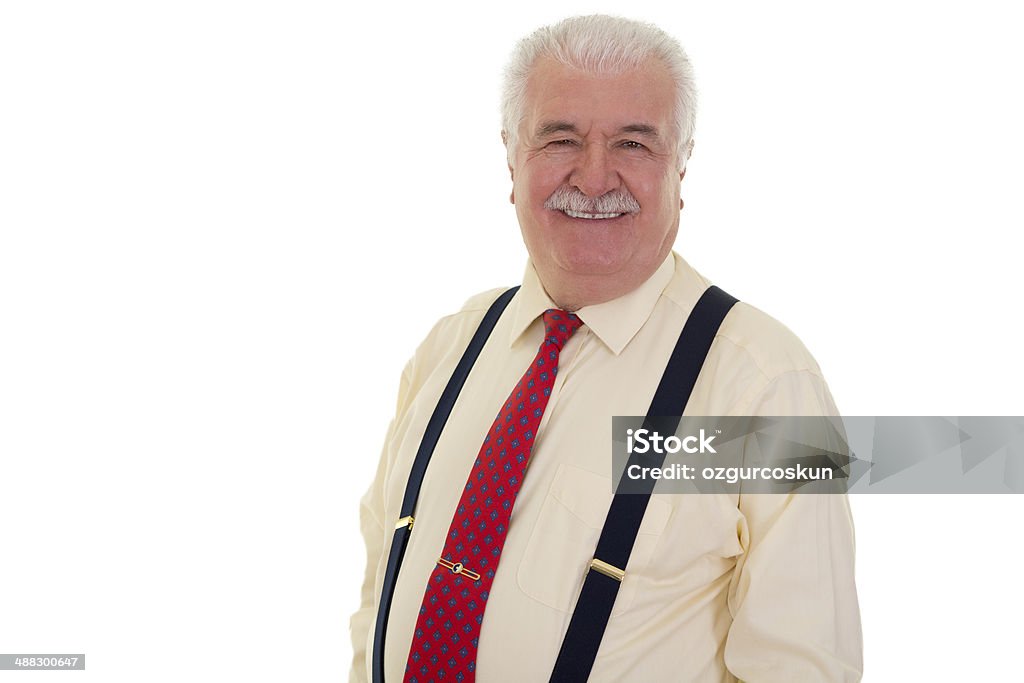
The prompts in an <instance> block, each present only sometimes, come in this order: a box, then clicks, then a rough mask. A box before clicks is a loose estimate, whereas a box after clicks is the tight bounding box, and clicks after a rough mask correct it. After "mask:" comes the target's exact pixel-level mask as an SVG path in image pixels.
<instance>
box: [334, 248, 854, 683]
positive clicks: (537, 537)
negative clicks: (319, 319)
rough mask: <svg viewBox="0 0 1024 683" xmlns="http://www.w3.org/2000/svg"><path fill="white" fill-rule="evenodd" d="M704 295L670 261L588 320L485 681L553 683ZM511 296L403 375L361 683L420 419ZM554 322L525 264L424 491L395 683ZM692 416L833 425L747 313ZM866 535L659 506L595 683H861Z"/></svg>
mask: <svg viewBox="0 0 1024 683" xmlns="http://www.w3.org/2000/svg"><path fill="white" fill-rule="evenodd" d="M709 285H710V283H709V282H708V280H706V279H705V278H704V277H702V276H701V275H700V274H698V273H697V272H696V271H694V270H693V269H692V268H691V267H690V266H689V265H688V264H687V263H686V262H685V261H684V260H683V259H682V258H681V257H679V256H678V255H676V254H672V255H670V256H669V257H668V258H667V259H666V260H665V262H664V263H663V264H662V265H661V267H660V268H659V269H658V270H657V272H655V273H654V275H652V276H651V278H650V279H649V280H647V282H645V283H644V284H643V285H641V286H640V287H639V288H638V289H636V290H634V291H633V292H630V293H629V294H627V295H625V296H623V297H621V298H619V299H616V300H614V301H609V302H607V303H603V304H599V305H596V306H587V307H585V308H582V309H580V310H579V311H577V313H578V315H579V317H580V318H581V319H582V321H583V323H584V325H583V327H582V328H580V329H579V330H578V331H577V332H576V334H575V335H574V336H573V337H572V338H571V339H570V340H569V341H568V343H567V344H566V345H565V347H564V348H563V349H562V353H561V358H560V363H559V368H558V375H557V378H556V380H555V385H554V388H553V390H552V394H551V398H550V401H549V403H548V406H547V409H546V411H545V413H544V417H543V419H542V421H541V424H540V429H539V431H538V435H537V440H536V442H535V444H534V448H533V453H532V455H531V456H530V463H529V469H528V471H527V475H526V479H525V481H524V482H523V487H522V489H521V490H520V492H519V496H518V498H517V501H516V504H515V508H514V510H513V513H512V519H511V522H510V525H509V530H508V536H507V540H506V542H505V546H504V549H503V550H502V555H501V560H500V564H499V566H498V570H497V574H496V576H495V579H494V584H493V587H492V590H491V594H490V597H489V599H488V601H487V609H486V613H485V616H484V622H483V626H482V631H481V634H480V645H479V651H478V658H477V680H479V681H480V682H481V683H499V682H506V681H508V682H510V683H511V682H516V683H524V682H525V683H531V682H534V681H536V682H538V683H543V682H546V681H547V680H548V678H549V676H550V674H551V670H552V667H553V665H554V662H555V658H556V656H557V654H558V650H559V647H560V644H561V642H562V637H563V635H564V634H565V631H566V628H567V626H568V624H569V619H570V617H571V615H572V610H573V606H574V604H575V601H576V599H577V597H578V595H579V591H580V587H581V586H582V581H583V577H584V575H585V573H586V571H587V568H588V566H589V562H590V560H591V558H592V557H593V553H594V548H595V547H596V544H597V538H598V535H599V534H600V530H601V527H602V525H603V523H604V518H605V514H606V512H607V510H608V506H609V505H610V503H611V499H612V486H611V463H610V458H611V446H612V420H611V416H613V415H644V414H646V412H647V408H648V406H649V405H650V402H651V399H652V397H653V396H654V391H655V388H656V387H657V384H658V381H659V379H660V378H661V374H662V372H663V370H664V368H665V364H666V362H667V360H668V358H669V355H670V353H671V351H672V348H673V346H674V345H675V342H676V339H677V338H678V336H679V332H680V330H681V329H682V326H683V323H684V322H685V320H686V317H687V315H689V313H690V310H691V309H692V308H693V306H694V305H695V304H696V302H697V299H698V298H699V297H700V295H701V293H702V292H703V291H704V290H705V289H706V288H707V287H708V286H709ZM500 291H501V290H494V291H490V292H486V293H484V294H481V295H478V296H476V297H473V298H472V299H470V300H469V301H468V302H467V303H466V305H465V307H463V309H462V310H461V311H459V312H458V313H456V314H454V315H451V316H448V317H446V318H443V319H442V320H440V321H439V322H438V323H437V324H436V325H435V326H434V328H433V330H432V331H431V332H430V334H429V335H428V336H427V338H426V340H424V342H423V343H422V344H421V345H420V347H419V349H418V350H417V351H416V354H415V355H414V357H413V358H412V360H411V361H410V362H409V363H408V365H407V366H406V368H405V370H404V372H403V374H402V380H401V388H400V391H399V396H398V409H397V413H396V416H395V418H394V421H393V422H392V424H391V426H390V428H389V430H388V434H387V438H386V441H385V445H384V451H383V454H382V456H381V459H380V464H379V466H378V468H377V473H376V477H375V479H374V481H373V484H372V485H371V487H370V489H369V491H368V492H367V493H366V495H365V496H364V498H363V500H362V503H361V515H360V519H361V526H362V533H363V536H364V538H365V541H366V549H367V558H368V562H367V568H366V578H365V581H364V584H363V588H362V606H361V608H360V609H359V610H358V611H357V612H356V613H355V614H354V615H353V617H352V620H351V631H352V643H353V649H354V662H353V667H352V672H351V681H366V680H368V679H369V671H370V654H369V653H371V652H372V641H373V624H374V618H375V612H376V606H377V604H378V600H379V597H380V591H381V584H382V582H383V577H384V569H385V566H386V564H387V553H388V549H389V548H390V544H391V537H392V534H393V533H394V526H395V521H396V520H397V519H398V517H399V506H400V505H401V501H402V496H403V494H404V491H405V485H406V481H407V479H408V476H409V469H410V467H411V465H412V461H413V457H414V455H415V453H416V449H417V447H418V446H419V443H420V439H421V437H422V434H423V431H424V428H425V426H426V423H427V420H428V419H429V418H430V414H431V412H432V411H433V409H434V405H435V404H436V403H437V400H438V397H439V396H440V394H441V391H442V390H443V389H444V386H445V384H446V383H447V381H448V378H449V377H450V376H451V373H452V370H453V369H454V368H455V365H456V363H457V362H458V360H459V358H460V357H461V355H462V353H463V351H464V349H465V348H466V345H467V344H468V342H469V339H470V337H471V336H472V334H473V332H474V331H475V330H476V327H477V325H478V324H479V322H480V320H481V319H482V317H483V314H484V312H485V311H486V309H487V307H488V306H489V305H490V304H491V302H492V301H493V300H494V299H495V298H496V297H497V295H498V294H499V292H500ZM548 308H556V306H555V305H554V304H553V303H552V302H551V300H550V299H549V298H548V296H547V294H546V293H545V291H544V289H543V287H542V286H541V284H540V281H539V279H538V277H537V274H536V272H535V271H534V269H533V267H532V266H531V265H528V266H527V268H526V274H525V276H524V279H523V286H522V289H521V290H520V291H519V293H518V294H517V295H516V297H515V298H514V299H513V300H512V302H511V303H510V304H509V306H508V308H507V309H506V310H505V313H504V314H503V315H502V316H501V319H500V320H499V321H498V324H497V326H496V327H495V328H494V331H493V332H492V333H491V337H490V339H489V341H488V343H487V345H486V347H485V348H484V349H483V351H482V353H481V354H480V357H479V358H478V360H477V362H476V365H475V367H474V368H473V371H472V373H471V374H470V376H469V378H468V380H467V382H466V385H465V386H464V388H463V390H462V393H461V395H460V396H459V399H458V401H457V402H456V404H455V407H454V409H453V411H452V414H451V417H450V418H449V420H448V423H447V426H446V427H445V429H444V432H443V433H442V435H441V438H440V440H439V441H438V444H437V448H436V450H435V452H434V455H433V458H432V459H431V461H430V466H429V468H428V469H427V472H426V476H425V477H424V480H423V487H422V490H421V493H420V497H419V503H418V507H417V509H416V512H415V518H416V522H415V525H414V529H413V531H412V534H411V537H410V541H409V546H408V549H407V551H406V554H405V560H404V562H403V564H402V569H401V573H400V576H399V580H398V582H397V586H396V588H395V594H394V602H393V604H392V607H391V615H390V623H389V627H388V633H387V640H386V647H385V677H386V680H387V681H389V682H391V683H394V682H396V681H401V680H402V678H403V675H404V671H405V662H406V659H407V657H408V653H409V645H410V643H411V642H412V635H413V628H414V626H415V623H416V615H417V613H418V610H419V606H420V602H421V600H422V599H423V591H424V587H425V586H426V581H427V577H428V576H429V574H430V572H431V570H432V569H433V568H434V566H435V564H436V563H437V558H438V557H439V556H440V552H441V548H442V546H443V545H444V538H445V534H446V533H447V531H448V527H449V525H450V523H451V520H452V515H453V513H454V511H455V507H456V504H457V502H458V500H459V496H460V494H461V492H462V488H463V485H464V484H465V481H466V478H467V476H468V474H469V471H470V468H471V467H472V465H473V461H474V459H475V457H476V454H477V452H478V450H479V448H480V444H481V441H482V439H483V436H484V433H485V431H486V430H487V429H488V427H489V426H490V424H491V422H492V421H493V420H494V416H495V415H496V414H497V411H498V409H499V408H500V406H501V404H502V402H503V401H504V399H505V398H506V397H507V395H508V392H509V391H510V390H511V388H512V387H513V386H514V385H515V383H516V382H517V381H518V379H519V377H520V376H521V375H522V373H523V371H524V370H525V369H526V367H527V365H528V364H529V363H530V361H531V360H532V359H533V357H534V354H536V352H537V348H538V346H539V345H540V343H541V340H542V339H543V334H544V333H543V324H542V321H541V319H540V318H541V314H542V313H543V312H544V311H545V310H546V309H548ZM686 414H687V415H766V416H772V415H821V414H826V415H833V414H836V408H835V405H834V404H833V402H832V397H831V395H830V394H829V390H828V387H827V386H826V384H825V380H824V379H823V378H822V375H821V371H820V370H819V368H818V365H817V363H816V362H815V361H814V359H813V358H812V357H811V355H810V354H809V353H808V351H807V350H806V349H805V348H804V346H803V344H801V343H800V341H799V340H798V339H797V338H796V337H795V336H794V335H793V333H792V332H790V331H789V330H788V329H787V328H785V327H784V326H783V325H781V324H780V323H778V322H777V321H775V320H774V319H772V318H770V317H768V316H767V315H765V314H764V313H762V312H761V311H759V310H757V309H756V308H753V307H752V306H749V305H747V304H745V303H742V302H741V303H739V304H737V305H736V306H735V307H734V308H733V310H732V312H731V313H730V314H729V316H728V317H727V318H726V319H725V322H724V323H723V324H722V327H721V329H720V330H719V332H718V335H717V336H716V338H715V341H714V343H713V344H712V346H711V350H710V352H709V354H708V357H707V360H706V362H705V364H704V367H703V370H702V371H701V374H700V377H699V378H698V380H697V384H696V386H695V387H694V391H693V394H692V396H691V398H690V402H689V405H688V407H687V411H686ZM861 650H862V644H861V630H860V615H859V609H858V605H857V594H856V588H855V586H854V536H853V524H852V520H851V517H850V509H849V504H848V501H847V499H846V497H845V496H842V495H813V494H789V495H786V494H776V495H766V494H761V495H742V494H740V495H739V496H735V495H727V494H690V495H686V494H658V493H656V494H654V495H653V496H652V497H651V501H650V505H649V506H648V508H647V513H646V516H645V517H644V520H643V524H642V525H641V527H640V533H639V535H638V537H637V540H636V545H635V546H634V549H633V553H632V555H631V556H630V559H629V564H628V565H627V567H626V576H625V579H624V580H623V581H622V583H621V585H620V589H619V594H618V597H617V599H616V601H615V607H614V609H613V611H612V615H611V619H610V621H609V623H608V628H607V630H606V631H605V635H604V639H603V641H602V643H601V649H600V651H599V653H598V656H597V660H596V662H595V664H594V669H593V672H592V674H591V676H590V681H591V683H619V682H622V681H638V682H644V683H648V682H658V681H673V682H683V681H701V682H715V683H717V682H719V681H722V682H725V681H736V680H741V681H748V682H750V683H774V682H778V683H801V682H808V683H809V682H812V681H813V682H814V683H821V682H822V681H858V680H860V676H861V669H862V664H861Z"/></svg>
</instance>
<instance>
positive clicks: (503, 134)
mask: <svg viewBox="0 0 1024 683" xmlns="http://www.w3.org/2000/svg"><path fill="white" fill-rule="evenodd" d="M501 144H503V145H505V158H506V159H511V158H512V152H511V150H509V148H508V133H506V132H505V131H504V130H503V131H501ZM508 177H509V178H511V179H512V192H511V193H510V194H509V196H508V200H509V201H510V202H512V203H513V204H515V203H516V187H515V183H516V172H515V171H514V170H513V169H512V162H511V161H509V162H508Z"/></svg>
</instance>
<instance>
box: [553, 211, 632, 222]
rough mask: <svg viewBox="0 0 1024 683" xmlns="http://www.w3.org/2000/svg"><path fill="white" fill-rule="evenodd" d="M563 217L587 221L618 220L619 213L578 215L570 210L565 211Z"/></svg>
mask: <svg viewBox="0 0 1024 683" xmlns="http://www.w3.org/2000/svg"><path fill="white" fill-rule="evenodd" d="M565 215H566V216H569V217H570V218H586V219H588V220H595V219H598V218H618V217H619V216H621V215H622V214H621V213H578V212H576V211H573V210H571V209H565Z"/></svg>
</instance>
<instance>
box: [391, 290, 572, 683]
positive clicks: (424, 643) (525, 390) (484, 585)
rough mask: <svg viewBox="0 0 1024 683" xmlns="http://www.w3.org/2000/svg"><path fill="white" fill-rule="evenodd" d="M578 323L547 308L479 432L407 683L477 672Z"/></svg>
mask: <svg viewBox="0 0 1024 683" xmlns="http://www.w3.org/2000/svg"><path fill="white" fill-rule="evenodd" d="M582 324H583V323H582V322H580V319H579V318H577V317H576V316H575V315H573V314H571V313H566V312H565V311H558V310H554V309H552V310H548V311H545V312H544V330H545V332H544V341H543V342H541V345H540V349H539V350H538V351H537V357H536V358H534V359H533V362H532V363H530V367H529V368H527V370H526V373H525V374H524V375H523V376H522V378H521V379H520V380H519V382H518V383H517V384H516V386H515V388H514V389H512V393H511V394H509V397H508V398H507V399H506V400H505V404H504V406H502V409H501V411H500V412H499V413H498V417H497V418H495V420H494V424H493V425H491V428H490V430H488V432H487V435H486V436H485V437H484V442H483V445H481V446H480V453H479V454H478V455H477V457H476V462H474V463H473V469H472V470H471V471H470V473H469V479H468V480H467V481H466V487H465V488H464V489H463V491H462V498H460V499H459V505H458V507H457V508H456V510H455V516H454V517H453V518H452V523H451V527H450V528H449V529H448V536H447V538H446V539H445V544H444V550H443V551H442V552H441V558H440V559H439V560H438V561H437V566H436V567H434V571H433V572H432V573H431V574H430V579H429V580H428V581H427V588H426V591H425V593H424V595H423V603H422V604H421V605H420V613H419V617H418V618H417V619H416V631H415V633H414V634H413V640H412V647H411V648H410V650H409V659H408V661H407V662H406V666H405V682H406V683H431V682H433V681H454V682H455V683H472V682H473V681H475V680H476V652H477V644H478V642H479V638H480V626H481V625H482V624H483V621H484V609H485V608H486V607H487V596H488V593H489V592H490V590H491V584H492V583H493V582H494V572H495V570H496V569H497V568H498V561H499V560H500V559H501V549H502V547H503V546H504V545H505V533H506V531H507V530H508V523H509V518H510V517H511V516H512V507H513V506H514V505H515V501H516V495H517V494H518V493H519V488H520V487H521V486H522V484H523V476H524V474H525V471H526V464H527V462H529V459H530V451H531V450H532V449H533V443H534V437H535V436H536V434H537V428H538V426H540V419H541V417H542V416H543V415H544V408H545V406H547V404H548V399H549V398H550V397H551V387H552V386H553V385H554V383H555V373H556V372H557V371H558V354H559V352H560V351H561V350H562V346H563V345H564V344H565V342H566V341H567V340H568V339H569V337H571V336H572V333H573V332H575V331H576V330H577V329H579V327H580V325H582Z"/></svg>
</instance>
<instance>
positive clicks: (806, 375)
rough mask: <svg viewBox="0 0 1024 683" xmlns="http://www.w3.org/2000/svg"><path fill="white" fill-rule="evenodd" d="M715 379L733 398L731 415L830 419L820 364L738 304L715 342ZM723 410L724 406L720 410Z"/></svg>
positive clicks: (785, 332) (769, 320) (785, 331)
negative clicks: (717, 378)
mask: <svg viewBox="0 0 1024 683" xmlns="http://www.w3.org/2000/svg"><path fill="white" fill-rule="evenodd" d="M715 347H717V348H716V349H715V356H716V362H715V363H714V365H715V366H716V370H717V373H716V374H718V377H719V379H722V378H728V380H729V381H728V382H726V385H727V386H728V385H731V386H732V387H733V388H734V392H735V393H733V392H729V396H728V397H725V398H727V400H726V401H725V403H724V404H727V405H728V406H729V408H728V412H729V413H736V414H750V415H755V414H756V415H819V414H825V415H834V414H836V413H837V411H836V408H835V403H834V401H833V399H832V395H831V392H830V391H829V389H828V385H827V383H826V382H825V378H824V376H823V375H822V372H821V368H820V367H819V366H818V362H817V361H816V360H815V359H814V356H813V355H811V352H810V351H808V349H807V347H806V346H804V344H803V342H802V341H800V339H799V338H798V337H797V336H796V335H795V334H794V333H793V332H792V330H790V329H789V328H788V327H786V326H785V325H783V324H782V323H781V322H779V321H778V320H776V319H775V318H773V317H771V316H770V315H768V314H767V313H765V312H764V311H762V310H760V309H758V308H756V307H754V306H751V305H750V304H747V303H743V302H740V303H737V304H736V305H735V306H734V307H733V309H732V311H731V312H730V313H729V315H728V317H727V318H726V319H725V321H724V322H723V324H722V327H721V329H720V330H719V334H718V336H717V337H716V340H715ZM724 404H723V405H724Z"/></svg>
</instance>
